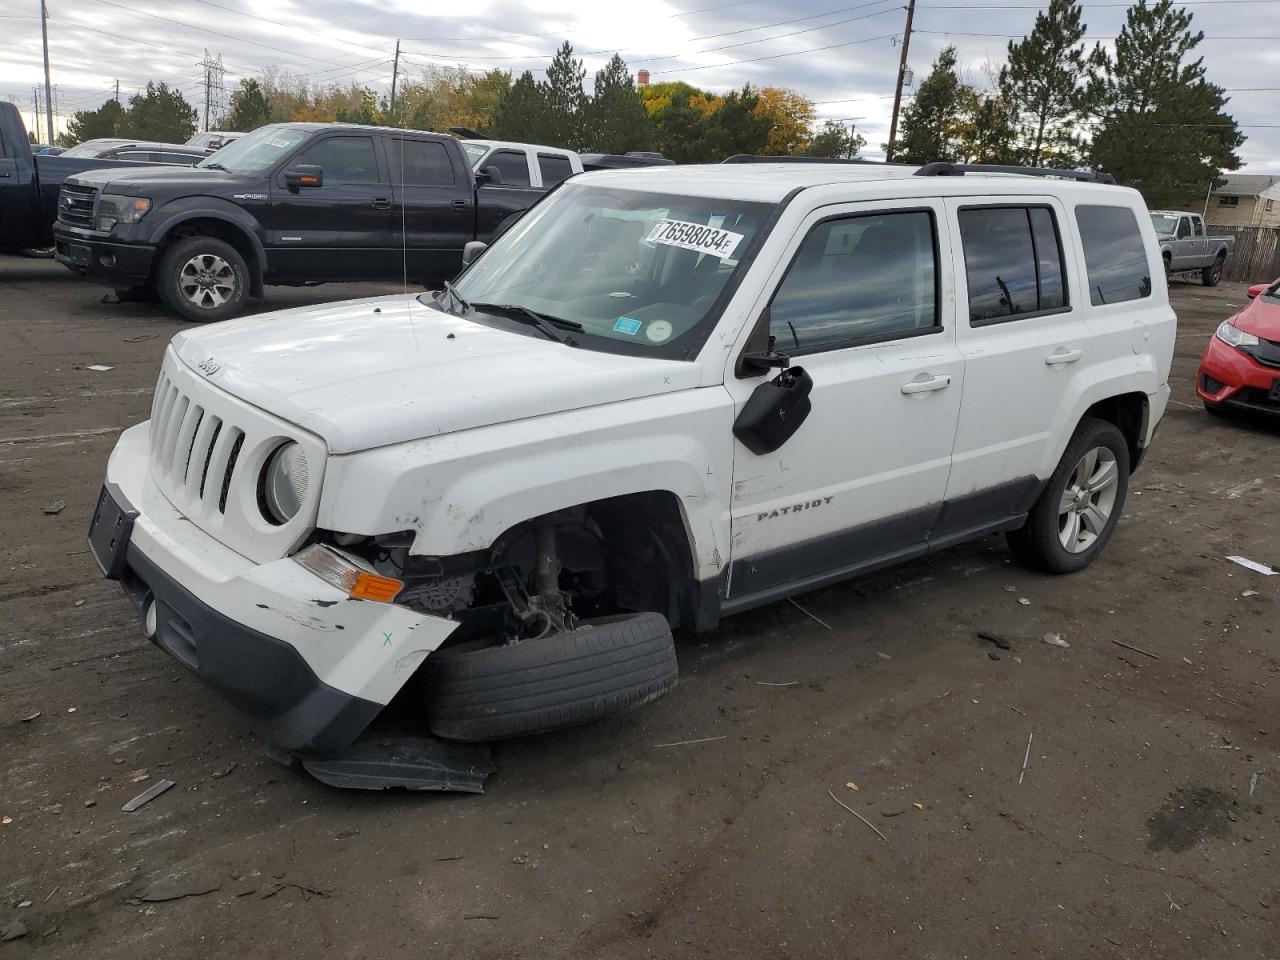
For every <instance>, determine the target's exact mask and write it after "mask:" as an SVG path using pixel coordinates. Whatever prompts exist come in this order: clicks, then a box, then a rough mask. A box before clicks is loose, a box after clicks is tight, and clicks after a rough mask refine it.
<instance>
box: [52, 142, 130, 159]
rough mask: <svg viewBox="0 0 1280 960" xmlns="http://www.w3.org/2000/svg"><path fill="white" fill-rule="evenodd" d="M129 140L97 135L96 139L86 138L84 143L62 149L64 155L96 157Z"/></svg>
mask: <svg viewBox="0 0 1280 960" xmlns="http://www.w3.org/2000/svg"><path fill="white" fill-rule="evenodd" d="M130 142H132V141H129V140H119V139H116V138H113V137H99V138H98V139H97V140H86V141H85V142H84V143H80V144H77V145H76V146H74V147H72V148H71V149H70V150H63V151H62V156H64V157H96V156H97V155H98V154H100V153H102V152H104V151H106V150H110V149H111V148H112V147H118V146H119V145H120V144H122V143H130Z"/></svg>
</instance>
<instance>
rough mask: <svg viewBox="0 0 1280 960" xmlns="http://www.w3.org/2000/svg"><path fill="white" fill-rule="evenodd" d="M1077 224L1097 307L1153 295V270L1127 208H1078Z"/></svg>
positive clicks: (1131, 213) (1090, 298) (1090, 295)
mask: <svg viewBox="0 0 1280 960" xmlns="http://www.w3.org/2000/svg"><path fill="white" fill-rule="evenodd" d="M1076 224H1077V225H1078V226H1079V227H1080V243H1081V246H1082V247H1083V248H1084V262H1085V269H1086V270H1087V272H1088V275H1089V301H1090V302H1091V303H1092V304H1093V305H1094V306H1099V305H1100V304H1104V303H1121V302H1123V301H1125V300H1138V299H1140V298H1142V297H1149V296H1151V267H1150V264H1149V263H1148V261H1147V248H1146V245H1145V244H1144V243H1143V242H1142V234H1141V233H1139V232H1138V221H1137V220H1136V219H1135V218H1134V216H1133V211H1132V210H1130V209H1129V208H1128V207H1103V206H1080V207H1076Z"/></svg>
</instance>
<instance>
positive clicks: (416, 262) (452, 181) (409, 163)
mask: <svg viewBox="0 0 1280 960" xmlns="http://www.w3.org/2000/svg"><path fill="white" fill-rule="evenodd" d="M385 142H386V146H387V160H388V163H389V166H390V167H391V180H392V187H393V196H394V202H393V204H392V218H391V220H392V226H393V228H394V229H395V231H396V233H397V234H399V235H400V237H401V240H402V242H403V243H404V253H403V256H404V269H405V270H406V271H407V273H408V276H409V279H411V280H417V281H421V282H425V281H432V280H448V279H449V278H451V277H453V276H454V275H455V274H456V273H457V272H458V271H459V270H460V269H461V268H462V247H463V244H465V243H466V242H467V241H468V240H470V239H471V238H472V236H473V231H474V229H475V199H474V196H475V195H474V193H473V188H472V183H473V175H472V173H471V171H470V170H469V169H466V168H465V167H463V166H462V165H461V163H460V159H459V158H458V157H457V156H456V154H455V152H454V151H451V150H449V149H448V147H446V146H445V144H443V143H441V142H440V141H438V140H416V139H413V138H410V137H387V138H386V139H385Z"/></svg>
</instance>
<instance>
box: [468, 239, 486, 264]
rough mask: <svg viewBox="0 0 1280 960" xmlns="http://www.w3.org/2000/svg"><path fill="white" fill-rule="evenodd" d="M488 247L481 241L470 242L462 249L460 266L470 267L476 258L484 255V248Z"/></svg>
mask: <svg viewBox="0 0 1280 960" xmlns="http://www.w3.org/2000/svg"><path fill="white" fill-rule="evenodd" d="M488 246H489V245H488V244H487V243H485V242H483V241H481V240H470V241H468V242H467V244H466V245H465V246H464V247H463V248H462V265H463V266H464V267H469V266H471V264H472V263H474V262H475V259H476V257H478V256H480V254H482V253H484V251H485V248H486V247H488Z"/></svg>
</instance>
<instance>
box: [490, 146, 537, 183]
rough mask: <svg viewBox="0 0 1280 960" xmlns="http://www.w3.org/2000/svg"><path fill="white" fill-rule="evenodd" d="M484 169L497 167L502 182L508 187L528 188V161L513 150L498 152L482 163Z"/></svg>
mask: <svg viewBox="0 0 1280 960" xmlns="http://www.w3.org/2000/svg"><path fill="white" fill-rule="evenodd" d="M484 165H485V166H486V167H497V168H498V173H500V174H501V175H502V182H503V184H504V185H505V186H509V187H527V186H529V161H528V160H526V159H525V155H524V154H523V153H516V152H515V151H514V150H498V151H496V152H494V153H493V154H491V155H490V156H489V158H488V159H487V160H486V161H485V162H484Z"/></svg>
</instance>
